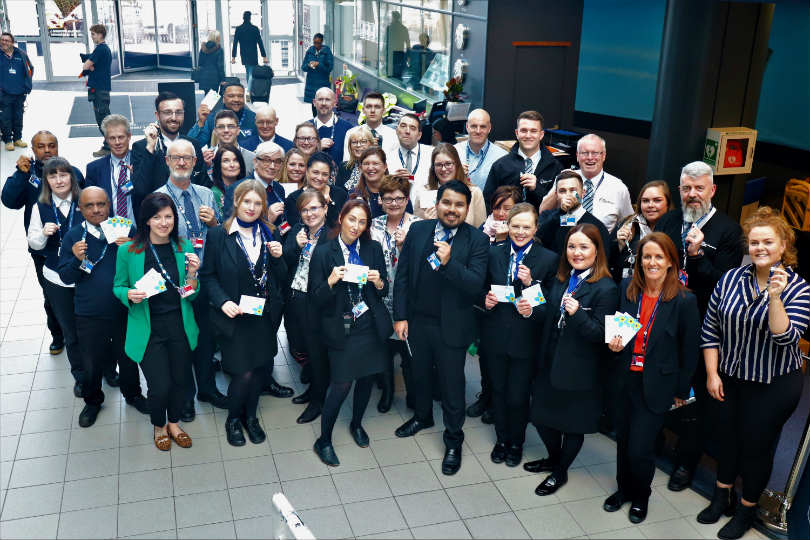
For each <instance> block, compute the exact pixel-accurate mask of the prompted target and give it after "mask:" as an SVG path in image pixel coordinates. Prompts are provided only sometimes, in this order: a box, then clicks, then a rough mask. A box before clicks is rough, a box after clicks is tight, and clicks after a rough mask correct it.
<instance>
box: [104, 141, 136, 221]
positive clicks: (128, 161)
mask: <svg viewBox="0 0 810 540" xmlns="http://www.w3.org/2000/svg"><path fill="white" fill-rule="evenodd" d="M121 161H123V162H124V164H125V165H129V166H128V167H127V168H126V169H127V181H128V182H131V181H132V168H131V166H132V157H131V156H130V153H129V152H127V155H125V156H124V157H123V158H121V159H119V158H117V157H115V156H114V155H112V154H110V163H111V164H112V166H111V167H110V186H111V187H112V190H111V191H110V193H111V194H112V200H111V201H110V206H111V213H113V214H115V211H116V204H117V203H116V201H117V200H118V175H119V174H121ZM122 217H127V218H129V219H131V220H132V221H133V222H134V221H135V209H134V208H132V191H130V192H129V193H128V194H127V215H126V216H122Z"/></svg>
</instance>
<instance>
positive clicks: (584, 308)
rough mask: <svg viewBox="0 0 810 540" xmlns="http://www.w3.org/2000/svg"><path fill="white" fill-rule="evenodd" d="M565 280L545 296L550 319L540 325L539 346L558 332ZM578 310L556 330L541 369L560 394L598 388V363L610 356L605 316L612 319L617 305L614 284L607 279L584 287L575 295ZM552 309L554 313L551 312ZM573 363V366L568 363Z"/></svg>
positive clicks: (565, 287)
mask: <svg viewBox="0 0 810 540" xmlns="http://www.w3.org/2000/svg"><path fill="white" fill-rule="evenodd" d="M567 288H568V280H566V281H565V282H560V281H559V280H558V279H555V280H554V285H552V287H551V293H550V294H549V295H548V296H547V300H548V305H549V308H548V309H549V316H548V317H546V320H545V324H544V325H543V337H542V340H541V342H540V343H544V344H547V343H548V342H549V337H550V336H551V333H552V332H557V331H558V330H557V322H558V321H559V318H560V316H559V313H560V311H559V308H560V302H561V301H562V297H563V294H565V291H566V289H567ZM574 298H575V299H576V300H578V301H579V304H580V306H579V309H578V310H577V311H576V312H575V313H574V314H573V315H571V316H569V315H568V313H566V314H565V322H566V324H565V326H564V327H563V328H562V329H561V330H559V337H558V339H557V346H556V347H545V348H544V349H543V351H542V352H541V354H540V365H541V367H545V368H546V369H548V370H549V372H550V378H551V384H552V385H553V386H554V387H555V388H558V389H560V390H591V389H593V388H596V387H597V386H598V385H599V384H600V374H601V373H604V369H603V368H602V365H601V362H603V361H604V359H605V358H606V357H607V355H608V353H609V352H610V351H609V349H608V348H607V345H606V344H605V315H612V314H613V313H615V312H616V307H617V306H618V305H619V299H618V293H617V290H616V284H615V283H614V282H613V280H612V279H611V278H610V277H604V278H602V279H600V280H599V281H597V282H595V283H588V282H587V281H586V282H585V283H583V284H582V285H581V286H580V287H579V289H578V290H577V291H576V293H575V294H574ZM552 309H554V310H555V311H553V312H552V311H551V310H552ZM572 358H575V359H576V361H575V362H572V361H571V359H572Z"/></svg>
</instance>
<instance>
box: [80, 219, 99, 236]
mask: <svg viewBox="0 0 810 540" xmlns="http://www.w3.org/2000/svg"><path fill="white" fill-rule="evenodd" d="M84 224H85V228H87V232H89V233H90V234H92V235H93V236H95V237H96V238H98V239H99V240H101V234H102V230H101V227H99V226H98V225H93V224H92V223H90V222H89V221H85V222H84Z"/></svg>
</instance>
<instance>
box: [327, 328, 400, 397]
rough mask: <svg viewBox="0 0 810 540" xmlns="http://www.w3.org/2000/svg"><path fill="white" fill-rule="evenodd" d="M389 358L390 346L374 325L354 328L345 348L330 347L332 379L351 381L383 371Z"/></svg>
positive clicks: (334, 380) (339, 381)
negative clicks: (381, 338)
mask: <svg viewBox="0 0 810 540" xmlns="http://www.w3.org/2000/svg"><path fill="white" fill-rule="evenodd" d="M368 316H369V317H370V316H371V314H370V313H369V314H368ZM387 359H388V348H387V346H386V344H385V343H383V342H382V341H380V338H379V336H378V335H377V333H376V332H375V329H374V326H373V325H363V326H362V327H360V328H357V329H352V332H351V333H350V334H349V337H347V338H346V346H345V347H344V348H343V349H329V365H330V372H331V377H332V381H333V382H338V383H341V382H351V381H353V380H355V379H359V378H361V377H365V376H366V375H373V374H375V373H382V372H383V371H385V365H386V361H387Z"/></svg>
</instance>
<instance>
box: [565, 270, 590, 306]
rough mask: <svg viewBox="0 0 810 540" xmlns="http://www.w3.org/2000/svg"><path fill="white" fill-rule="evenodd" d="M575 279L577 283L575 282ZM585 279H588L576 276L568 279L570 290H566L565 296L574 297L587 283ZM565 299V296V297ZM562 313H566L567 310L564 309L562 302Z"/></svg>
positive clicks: (573, 275)
mask: <svg viewBox="0 0 810 540" xmlns="http://www.w3.org/2000/svg"><path fill="white" fill-rule="evenodd" d="M580 275H581V274H580ZM575 278H576V281H574V279H575ZM585 279H586V278H583V277H579V276H577V275H576V274H572V275H571V277H570V278H568V288H567V289H566V291H565V294H567V295H569V296H574V295H575V294H576V293H577V291H578V290H579V288H580V287H581V286H582V284H583V283H585ZM563 297H565V295H563ZM560 313H563V314H564V313H565V308H564V307H563V305H562V302H560Z"/></svg>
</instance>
